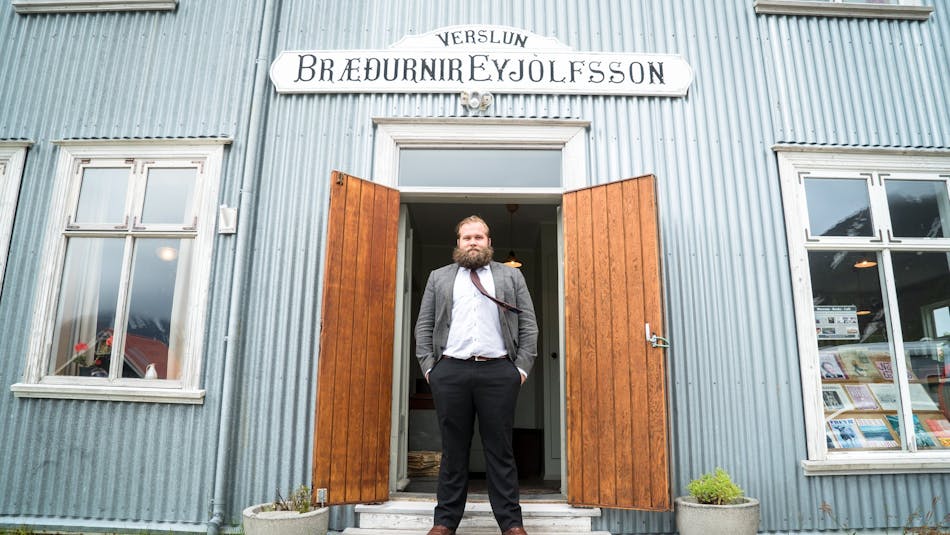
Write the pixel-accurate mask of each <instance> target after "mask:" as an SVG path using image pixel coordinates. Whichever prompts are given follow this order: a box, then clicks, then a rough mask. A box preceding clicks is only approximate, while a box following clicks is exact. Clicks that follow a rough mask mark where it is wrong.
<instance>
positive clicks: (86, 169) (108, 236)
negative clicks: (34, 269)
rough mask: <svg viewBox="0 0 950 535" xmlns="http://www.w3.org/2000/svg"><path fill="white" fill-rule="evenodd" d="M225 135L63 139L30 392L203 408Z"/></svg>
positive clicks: (26, 380)
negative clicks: (206, 336)
mask: <svg viewBox="0 0 950 535" xmlns="http://www.w3.org/2000/svg"><path fill="white" fill-rule="evenodd" d="M227 142H228V140H224V139H188V140H179V139H176V140H142V141H135V142H132V141H126V140H122V141H61V142H57V144H58V145H59V151H60V156H59V162H58V166H57V172H56V185H55V189H54V192H53V197H52V200H51V205H50V210H49V226H48V228H47V230H46V241H45V247H44V253H43V261H42V263H41V273H40V274H39V278H38V283H37V285H38V286H37V294H36V300H35V302H36V305H35V310H34V311H33V322H32V324H33V331H32V333H31V334H30V343H29V346H28V348H29V349H28V351H29V353H28V355H27V365H26V370H25V372H24V377H23V381H22V382H21V383H18V384H15V385H13V386H12V387H11V390H12V391H13V392H14V393H15V395H17V396H21V397H52V398H80V399H106V400H125V401H153V402H173V403H201V401H202V399H203V397H204V391H203V390H201V389H200V388H199V386H200V377H199V374H200V370H201V361H202V348H203V342H204V336H203V334H204V322H205V315H206V314H205V311H206V305H207V300H208V285H209V278H210V270H211V253H212V244H213V241H214V227H215V219H216V218H215V210H216V208H215V207H216V202H217V197H218V183H219V181H220V174H221V160H222V155H223V150H224V149H223V145H224V144H225V143H227Z"/></svg>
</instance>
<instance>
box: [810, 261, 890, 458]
mask: <svg viewBox="0 0 950 535" xmlns="http://www.w3.org/2000/svg"><path fill="white" fill-rule="evenodd" d="M808 261H809V265H810V269H811V280H812V289H813V292H814V293H813V302H814V308H815V336H816V338H817V340H818V349H819V351H818V358H819V363H818V366H819V373H820V375H821V383H822V384H821V395H822V404H823V406H824V412H825V423H826V427H825V439H826V445H827V447H828V450H855V449H860V450H894V449H900V448H901V439H900V432H899V427H898V424H899V418H898V414H899V401H898V390H897V385H896V383H895V382H894V375H893V369H894V365H893V361H892V356H891V350H890V344H889V343H888V341H889V336H888V331H887V322H886V321H885V320H886V310H885V308H884V306H883V303H884V300H883V298H882V296H883V292H882V291H881V283H880V272H879V269H880V268H879V266H880V263H879V262H880V258H879V255H878V254H877V253H876V252H874V251H810V252H809V254H808Z"/></svg>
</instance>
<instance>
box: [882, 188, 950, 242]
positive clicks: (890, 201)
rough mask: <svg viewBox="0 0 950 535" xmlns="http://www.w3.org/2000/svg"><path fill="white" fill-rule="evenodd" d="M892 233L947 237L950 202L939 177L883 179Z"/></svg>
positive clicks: (909, 236)
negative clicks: (935, 178) (926, 178)
mask: <svg viewBox="0 0 950 535" xmlns="http://www.w3.org/2000/svg"><path fill="white" fill-rule="evenodd" d="M884 187H885V188H886V189H887V207H888V209H889V210H890V213H891V227H892V228H893V230H894V236H900V237H908V238H946V237H948V236H950V232H948V229H950V202H948V201H947V184H946V182H944V181H942V180H885V181H884Z"/></svg>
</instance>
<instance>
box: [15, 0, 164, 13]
mask: <svg viewBox="0 0 950 535" xmlns="http://www.w3.org/2000/svg"><path fill="white" fill-rule="evenodd" d="M177 6H178V0H13V9H14V10H16V12H17V13H20V14H30V13H77V12H92V11H174V10H175V8H176V7H177Z"/></svg>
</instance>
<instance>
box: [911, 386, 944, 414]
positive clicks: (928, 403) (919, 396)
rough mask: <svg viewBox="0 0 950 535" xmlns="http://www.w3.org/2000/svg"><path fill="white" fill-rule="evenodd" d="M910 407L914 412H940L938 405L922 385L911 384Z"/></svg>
mask: <svg viewBox="0 0 950 535" xmlns="http://www.w3.org/2000/svg"><path fill="white" fill-rule="evenodd" d="M909 387H910V406H911V408H912V409H913V410H914V411H938V410H940V408H939V407H937V403H936V402H935V401H934V400H933V398H932V397H930V394H928V393H927V389H926V388H924V385H922V384H920V383H911V384H910V385H909Z"/></svg>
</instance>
